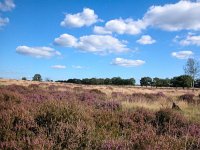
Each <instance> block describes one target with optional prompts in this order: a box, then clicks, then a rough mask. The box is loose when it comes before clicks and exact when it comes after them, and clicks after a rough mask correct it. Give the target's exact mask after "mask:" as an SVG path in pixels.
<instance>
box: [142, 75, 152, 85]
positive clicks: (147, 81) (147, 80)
mask: <svg viewBox="0 0 200 150" xmlns="http://www.w3.org/2000/svg"><path fill="white" fill-rule="evenodd" d="M140 85H141V86H151V85H152V79H151V78H150V77H143V78H141V80H140Z"/></svg>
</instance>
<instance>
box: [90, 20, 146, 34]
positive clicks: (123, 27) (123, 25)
mask: <svg viewBox="0 0 200 150" xmlns="http://www.w3.org/2000/svg"><path fill="white" fill-rule="evenodd" d="M145 28H146V25H145V24H144V22H143V21H142V20H137V21H135V20H133V19H131V18H128V19H114V20H110V21H108V22H107V23H106V24H105V26H104V27H99V26H95V28H94V32H95V33H97V34H110V33H112V32H115V33H118V34H132V35H135V34H139V33H141V30H142V29H145Z"/></svg>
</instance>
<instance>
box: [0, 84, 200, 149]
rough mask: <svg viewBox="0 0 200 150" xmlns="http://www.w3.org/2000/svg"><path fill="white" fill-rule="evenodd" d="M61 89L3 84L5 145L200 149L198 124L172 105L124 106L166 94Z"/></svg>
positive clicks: (0, 124)
mask: <svg viewBox="0 0 200 150" xmlns="http://www.w3.org/2000/svg"><path fill="white" fill-rule="evenodd" d="M62 88H63V87H62ZM58 89H59V88H58V87H56V86H55V87H51V86H50V87H49V88H48V87H44V86H43V85H37V86H35V85H30V86H28V87H24V86H18V85H10V86H2V87H0V149H105V150H110V149H111V150H127V149H152V150H153V149H188V150H189V149H200V143H199V141H200V124H199V123H197V122H192V121H188V120H187V119H186V118H185V117H184V116H183V115H182V114H180V113H178V112H176V111H173V110H172V109H161V110H158V111H155V112H153V111H150V110H147V109H144V108H139V109H135V110H134V109H132V110H130V109H122V105H121V101H118V100H119V99H123V100H126V99H128V98H129V99H138V97H142V98H144V100H146V101H149V100H150V99H151V101H156V100H159V99H154V98H158V97H162V98H164V97H165V96H164V95H163V94H161V93H157V94H149V95H145V94H140V93H139V94H138V93H134V94H133V95H128V94H123V93H118V92H116V93H114V92H113V93H112V96H111V97H110V96H107V95H106V94H105V93H103V92H102V91H100V90H97V89H94V90H86V89H83V88H75V89H72V88H71V89H69V88H67V87H65V88H64V89H65V90H58Z"/></svg>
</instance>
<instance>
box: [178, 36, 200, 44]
mask: <svg viewBox="0 0 200 150" xmlns="http://www.w3.org/2000/svg"><path fill="white" fill-rule="evenodd" d="M179 44H180V45H183V46H188V45H196V46H200V35H192V34H188V35H187V37H186V38H185V39H182V40H180V41H179Z"/></svg>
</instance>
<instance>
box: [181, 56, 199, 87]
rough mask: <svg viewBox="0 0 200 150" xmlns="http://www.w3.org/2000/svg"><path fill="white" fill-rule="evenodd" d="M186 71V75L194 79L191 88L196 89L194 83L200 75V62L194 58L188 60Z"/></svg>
mask: <svg viewBox="0 0 200 150" xmlns="http://www.w3.org/2000/svg"><path fill="white" fill-rule="evenodd" d="M184 71H185V74H186V75H189V76H191V77H192V81H191V87H194V81H195V79H196V78H197V77H198V76H199V73H200V66H199V62H198V61H197V60H195V59H193V58H189V59H188V60H187V63H186V65H185V66H184Z"/></svg>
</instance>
